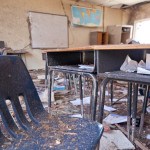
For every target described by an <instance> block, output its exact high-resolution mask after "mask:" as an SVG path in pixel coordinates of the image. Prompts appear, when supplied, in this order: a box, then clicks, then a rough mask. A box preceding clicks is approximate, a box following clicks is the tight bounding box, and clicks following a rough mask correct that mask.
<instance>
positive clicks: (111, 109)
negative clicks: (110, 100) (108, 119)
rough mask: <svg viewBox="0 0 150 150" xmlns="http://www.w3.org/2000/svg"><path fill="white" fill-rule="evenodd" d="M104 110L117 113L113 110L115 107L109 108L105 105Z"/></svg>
mask: <svg viewBox="0 0 150 150" xmlns="http://www.w3.org/2000/svg"><path fill="white" fill-rule="evenodd" d="M104 110H106V111H115V110H116V109H115V108H113V107H109V106H106V105H104Z"/></svg>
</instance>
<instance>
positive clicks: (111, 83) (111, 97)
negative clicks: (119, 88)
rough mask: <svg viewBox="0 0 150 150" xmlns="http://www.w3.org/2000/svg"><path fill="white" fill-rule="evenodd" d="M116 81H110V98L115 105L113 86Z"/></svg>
mask: <svg viewBox="0 0 150 150" xmlns="http://www.w3.org/2000/svg"><path fill="white" fill-rule="evenodd" d="M113 84H114V82H113V80H111V81H110V99H111V105H113V98H114V93H113V91H114V86H113Z"/></svg>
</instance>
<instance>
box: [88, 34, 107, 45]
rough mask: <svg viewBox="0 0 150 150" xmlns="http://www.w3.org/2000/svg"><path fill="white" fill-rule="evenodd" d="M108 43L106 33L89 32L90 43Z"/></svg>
mask: <svg viewBox="0 0 150 150" xmlns="http://www.w3.org/2000/svg"><path fill="white" fill-rule="evenodd" d="M103 44H108V33H107V32H100V31H95V32H91V33H90V45H103Z"/></svg>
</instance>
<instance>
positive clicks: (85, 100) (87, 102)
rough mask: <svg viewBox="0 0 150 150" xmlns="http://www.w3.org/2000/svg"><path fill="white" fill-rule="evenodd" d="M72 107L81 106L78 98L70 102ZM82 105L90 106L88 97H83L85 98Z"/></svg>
mask: <svg viewBox="0 0 150 150" xmlns="http://www.w3.org/2000/svg"><path fill="white" fill-rule="evenodd" d="M70 102H71V103H72V104H73V105H76V106H78V105H81V100H80V98H77V99H76V100H74V101H70ZM83 104H84V105H85V104H90V97H85V98H83Z"/></svg>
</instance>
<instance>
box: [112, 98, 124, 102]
mask: <svg viewBox="0 0 150 150" xmlns="http://www.w3.org/2000/svg"><path fill="white" fill-rule="evenodd" d="M109 101H110V102H111V99H109ZM117 101H118V102H127V98H122V99H120V100H118V98H113V102H117Z"/></svg>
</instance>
